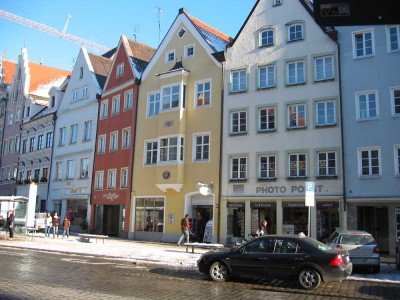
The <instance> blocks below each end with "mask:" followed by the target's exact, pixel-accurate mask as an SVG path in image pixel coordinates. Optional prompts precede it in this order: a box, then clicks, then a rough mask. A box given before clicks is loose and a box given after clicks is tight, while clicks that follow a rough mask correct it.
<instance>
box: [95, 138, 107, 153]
mask: <svg viewBox="0 0 400 300" xmlns="http://www.w3.org/2000/svg"><path fill="white" fill-rule="evenodd" d="M105 152H106V135H105V134H103V135H100V136H99V138H98V140H97V153H105Z"/></svg>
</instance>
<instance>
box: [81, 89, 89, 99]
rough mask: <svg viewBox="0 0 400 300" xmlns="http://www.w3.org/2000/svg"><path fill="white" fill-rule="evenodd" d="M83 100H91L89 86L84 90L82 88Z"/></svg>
mask: <svg viewBox="0 0 400 300" xmlns="http://www.w3.org/2000/svg"><path fill="white" fill-rule="evenodd" d="M82 98H83V99H85V98H89V89H88V87H87V86H85V87H84V88H82Z"/></svg>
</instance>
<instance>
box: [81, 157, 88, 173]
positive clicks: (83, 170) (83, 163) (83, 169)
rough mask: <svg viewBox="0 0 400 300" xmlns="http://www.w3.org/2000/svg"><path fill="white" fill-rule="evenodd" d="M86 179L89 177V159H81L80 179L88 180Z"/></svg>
mask: <svg viewBox="0 0 400 300" xmlns="http://www.w3.org/2000/svg"><path fill="white" fill-rule="evenodd" d="M88 177H89V159H88V158H81V170H80V178H88Z"/></svg>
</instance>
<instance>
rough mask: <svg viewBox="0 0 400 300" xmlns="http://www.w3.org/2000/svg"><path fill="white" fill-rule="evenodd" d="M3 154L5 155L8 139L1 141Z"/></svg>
mask: <svg viewBox="0 0 400 300" xmlns="http://www.w3.org/2000/svg"><path fill="white" fill-rule="evenodd" d="M3 145H4V146H3V152H2V153H3V155H6V154H7V150H8V141H7V140H4V142H3ZM23 153H25V152H23Z"/></svg>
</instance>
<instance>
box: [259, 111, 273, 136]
mask: <svg viewBox="0 0 400 300" xmlns="http://www.w3.org/2000/svg"><path fill="white" fill-rule="evenodd" d="M275 129H276V108H275V107H273V106H271V107H260V108H259V109H258V131H271V130H275Z"/></svg>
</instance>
